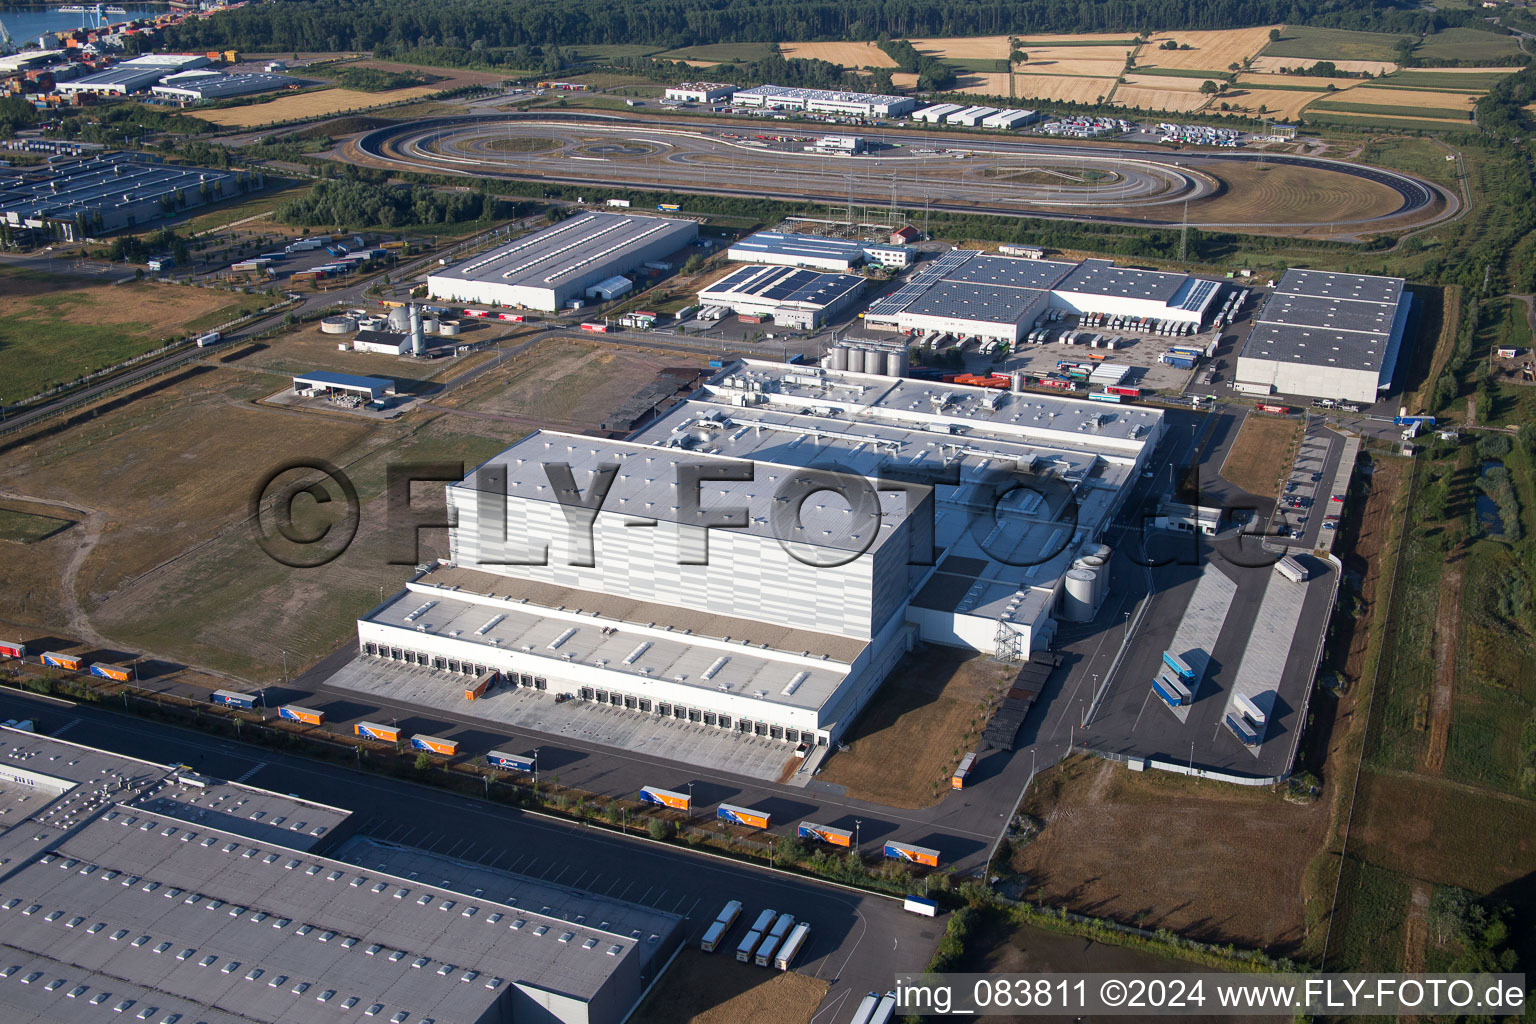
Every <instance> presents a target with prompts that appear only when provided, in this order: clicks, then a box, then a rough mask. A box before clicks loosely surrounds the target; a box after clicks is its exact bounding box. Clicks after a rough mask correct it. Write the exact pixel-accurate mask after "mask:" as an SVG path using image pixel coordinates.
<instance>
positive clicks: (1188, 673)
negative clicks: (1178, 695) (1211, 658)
mask: <svg viewBox="0 0 1536 1024" xmlns="http://www.w3.org/2000/svg"><path fill="white" fill-rule="evenodd" d="M1163 664H1164V665H1167V666H1168V668H1169V669H1171V670H1172V671H1173V674H1174V675H1176V676H1178V677H1179V678H1180V679H1182V680H1184V682H1186V683H1192V682H1194V681H1195V670H1194V669H1192V668H1190V667H1189V662H1187V661H1185V660H1184V659H1183V658H1181V657H1179V656H1178V655H1177V654H1174V653H1173V652H1172V651H1164V652H1163Z"/></svg>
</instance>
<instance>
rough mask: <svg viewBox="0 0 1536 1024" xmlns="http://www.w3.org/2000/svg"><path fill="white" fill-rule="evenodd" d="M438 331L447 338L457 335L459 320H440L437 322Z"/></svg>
mask: <svg viewBox="0 0 1536 1024" xmlns="http://www.w3.org/2000/svg"><path fill="white" fill-rule="evenodd" d="M437 333H438V334H441V335H442V336H443V337H445V338H453V337H457V336H458V333H459V322H458V321H457V320H439V321H438V322H437Z"/></svg>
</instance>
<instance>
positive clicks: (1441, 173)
mask: <svg viewBox="0 0 1536 1024" xmlns="http://www.w3.org/2000/svg"><path fill="white" fill-rule="evenodd" d="M1445 157H1446V151H1445V149H1444V148H1443V147H1441V146H1438V145H1436V144H1435V143H1434V142H1431V141H1430V140H1429V139H1413V138H1389V139H1372V140H1371V142H1370V143H1369V144H1368V145H1367V146H1366V147H1365V151H1364V152H1362V153H1361V154H1360V162H1361V163H1366V164H1376V165H1379V166H1382V167H1391V168H1394V169H1396V170H1399V171H1407V172H1408V173H1409V174H1417V175H1418V176H1419V177H1421V178H1429V179H1430V180H1431V181H1440V182H1452V181H1455V180H1456V164H1455V163H1454V162H1453V161H1450V160H1447V159H1446V158H1445Z"/></svg>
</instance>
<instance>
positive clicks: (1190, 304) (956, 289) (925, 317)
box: [864, 249, 1221, 345]
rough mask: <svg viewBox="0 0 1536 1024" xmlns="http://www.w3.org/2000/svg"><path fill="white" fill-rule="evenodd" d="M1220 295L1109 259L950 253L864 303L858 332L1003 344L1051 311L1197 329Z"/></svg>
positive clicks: (1214, 285)
mask: <svg viewBox="0 0 1536 1024" xmlns="http://www.w3.org/2000/svg"><path fill="white" fill-rule="evenodd" d="M1220 290H1221V286H1220V284H1219V283H1218V282H1216V281H1208V280H1204V279H1202V278H1197V277H1191V276H1190V275H1188V274H1176V273H1167V272H1164V271H1156V270H1138V269H1135V268H1133V267H1117V266H1115V265H1114V264H1113V263H1111V262H1110V261H1109V260H1099V259H1091V260H1084V261H1083V262H1082V263H1064V262H1058V261H1054V260H1032V259H1024V258H1020V257H1013V256H993V255H991V254H990V253H984V252H979V251H975V250H970V249H955V250H953V251H951V252H948V253H946V254H944V255H943V256H941V257H939V258H938V259H936V260H933V261H932V262H930V263H928V264H927V265H926V266H924V267H922V268H921V269H919V270H918V271H917V272H916V273H915V274H913V275H912V277H911V278H909V279H908V280H907V282H906V283H905V284H904V285H902V287H900V288H898V289H897V290H896V291H894V292H892V293H891V294H890V295H888V296H885V297H884V298H881V299H879V300H877V301H875V302H874V303H873V304H871V305H870V307H869V309H868V310H867V311H866V313H865V316H864V326H865V327H867V328H870V329H872V330H892V331H900V332H902V333H903V334H923V333H929V332H944V333H950V334H956V335H960V336H962V337H977V338H980V339H981V340H982V341H1006V342H1008V343H1009V344H1010V345H1011V344H1013V343H1015V342H1017V341H1018V340H1019V339H1020V338H1021V337H1023V336H1024V334H1025V332H1027V331H1028V330H1029V328H1030V326H1031V325H1033V324H1034V323H1035V322H1036V320H1038V319H1039V317H1040V316H1041V314H1043V313H1045V312H1046V311H1047V310H1049V309H1053V308H1054V309H1062V310H1066V311H1067V312H1069V313H1105V314H1112V315H1116V316H1139V317H1152V318H1154V319H1156V320H1159V321H1163V322H1173V323H1179V324H1185V323H1188V324H1199V323H1200V322H1201V321H1202V320H1204V319H1205V318H1206V314H1207V312H1208V311H1209V309H1210V307H1211V303H1213V302H1214V301H1215V299H1216V293H1217V292H1218V291H1220Z"/></svg>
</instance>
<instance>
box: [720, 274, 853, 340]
mask: <svg viewBox="0 0 1536 1024" xmlns="http://www.w3.org/2000/svg"><path fill="white" fill-rule="evenodd" d="M865 283H866V282H865V279H864V278H862V277H859V276H858V275H857V274H819V273H817V272H815V271H814V270H800V269H797V268H795V267H776V266H768V267H764V266H748V267H741V268H738V269H737V270H733V271H732V272H731V273H729V274H727V275H726V276H725V277H723V278H721V279H720V280H718V281H716V282H715V283H714V284H712V285H709V286H708V287H707V288H705V289H703V290H702V291H700V292H699V305H700V306H701V307H704V306H723V307H725V308H726V309H729V310H732V311H733V312H735V313H737V314H745V315H748V316H761V317H764V318H767V319H770V320H772V321H773V323H774V325H775V326H778V327H796V328H799V329H801V330H814V329H815V328H817V327H820V326H821V325H822V324H824V323H826V322H827V321H829V320H835V319H837V317H838V316H839V315H840V314H841V313H843V312H844V311H846V310H847V309H849V308H850V307H851V306H852V305H853V304H854V303H855V302H857V301H858V298H859V294H860V293H861V292H863V290H864V285H865Z"/></svg>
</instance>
